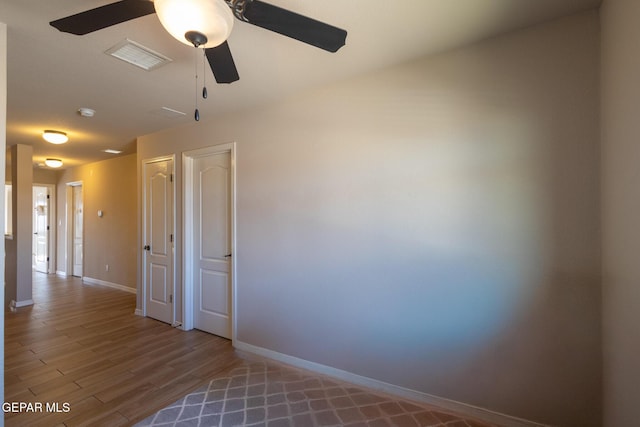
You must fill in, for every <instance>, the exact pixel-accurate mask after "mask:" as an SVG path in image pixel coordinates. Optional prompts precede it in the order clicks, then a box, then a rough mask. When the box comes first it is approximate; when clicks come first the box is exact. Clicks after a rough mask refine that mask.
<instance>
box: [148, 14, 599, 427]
mask: <svg viewBox="0 0 640 427" xmlns="http://www.w3.org/2000/svg"><path fill="white" fill-rule="evenodd" d="M212 99H215V96H214V97H213V98H212ZM598 134H599V129H598V15H597V13H596V12H590V13H587V14H583V15H579V16H575V17H571V18H567V19H563V20H560V21H557V22H554V23H551V24H547V25H543V26H539V27H535V28H531V29H529V30H526V31H523V32H518V33H514V34H511V35H507V36H504V37H500V38H496V39H493V40H489V41H486V42H484V43H481V44H478V45H474V46H471V47H468V48H465V49H461V50H457V51H454V52H450V53H446V54H442V55H438V56H434V57H430V58H424V59H421V60H418V61H415V62H412V63H408V64H404V65H399V66H396V67H393V68H389V69H386V70H381V71H379V72H376V73H374V74H370V75H367V76H363V77H361V78H358V79H354V80H349V81H345V82H343V83H341V84H334V85H331V86H327V87H322V88H318V89H317V90H316V91H313V92H307V93H305V94H301V95H299V96H297V97H295V98H291V99H288V100H286V101H283V102H280V103H277V104H274V105H269V106H265V107H264V108H258V109H255V110H252V111H248V112H244V113H243V114H241V115H237V116H235V115H229V116H228V117H223V118H221V119H219V120H214V121H212V122H208V123H207V122H201V123H198V124H194V125H190V126H186V127H183V128H181V129H174V130H170V131H167V132H163V133H158V134H154V135H148V136H145V137H142V138H140V139H139V145H138V159H139V161H142V160H143V159H147V158H152V157H156V156H160V155H168V154H176V159H178V162H177V163H178V164H177V175H176V176H177V177H178V182H177V188H178V195H177V203H178V206H182V204H181V203H182V194H181V192H180V188H181V185H182V184H181V181H180V177H181V170H180V164H179V163H180V162H179V159H180V152H181V151H183V150H189V149H193V148H198V147H203V146H208V145H214V144H219V143H225V142H230V141H236V142H237V208H238V210H237V230H238V247H237V249H236V253H235V261H236V262H237V269H238V275H237V283H238V300H237V304H238V312H237V313H236V316H237V319H238V330H237V337H238V340H239V341H242V342H245V343H248V344H251V345H254V346H258V347H263V348H266V349H270V350H274V351H277V352H280V353H284V354H287V355H291V356H295V357H298V358H302V359H305V360H309V361H312V362H317V363H320V364H323V365H328V366H331V367H335V368H338V369H342V370H345V371H348V372H352V373H355V374H358V375H362V376H365V377H370V378H373V379H376V380H380V381H384V382H388V383H391V384H395V385H399V386H402V387H406V388H409V389H413V390H417V391H421V392H425V393H430V394H433V395H436V396H440V397H445V398H448V399H453V400H456V401H461V402H465V403H468V404H472V405H477V406H480V407H484V408H489V409H491V410H495V411H499V412H502V413H506V414H510V415H515V416H519V417H523V418H527V419H532V420H536V421H540V422H548V423H553V424H558V425H564V426H596V425H599V424H600V419H601V374H600V373H601V357H600V348H601V337H600V304H601V297H600V286H599V280H600V269H599V265H600V249H599V248H600V239H599V220H600V216H599V192H598V188H599V145H598ZM177 214H178V218H177V220H178V224H180V223H181V220H182V219H181V209H178V210H177ZM176 232H177V235H178V239H177V242H178V243H177V246H176V256H177V259H180V258H181V253H182V248H181V243H180V242H181V241H182V239H181V236H180V230H177V231H176ZM178 277H181V272H180V271H178Z"/></svg>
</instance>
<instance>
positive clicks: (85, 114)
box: [78, 107, 96, 117]
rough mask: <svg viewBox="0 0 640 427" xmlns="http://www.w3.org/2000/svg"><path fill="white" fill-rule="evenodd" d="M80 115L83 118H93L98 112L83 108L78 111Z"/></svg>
mask: <svg viewBox="0 0 640 427" xmlns="http://www.w3.org/2000/svg"><path fill="white" fill-rule="evenodd" d="M78 113H80V115H81V116H82V117H93V116H94V115H95V114H96V110H92V109H91V108H86V107H82V108H80V109H78Z"/></svg>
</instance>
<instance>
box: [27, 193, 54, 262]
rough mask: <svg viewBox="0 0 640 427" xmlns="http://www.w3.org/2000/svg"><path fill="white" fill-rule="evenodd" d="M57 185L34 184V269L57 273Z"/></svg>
mask: <svg viewBox="0 0 640 427" xmlns="http://www.w3.org/2000/svg"><path fill="white" fill-rule="evenodd" d="M55 205H56V204H55V185H52V184H34V185H33V246H32V247H33V259H32V265H33V269H34V271H37V272H39V273H45V274H52V273H55V265H56V262H55V255H54V254H55V242H56V236H55V222H56V220H55V213H54V211H53V209H51V207H52V206H55Z"/></svg>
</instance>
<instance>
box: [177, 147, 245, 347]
mask: <svg viewBox="0 0 640 427" xmlns="http://www.w3.org/2000/svg"><path fill="white" fill-rule="evenodd" d="M221 153H229V157H230V159H229V160H230V167H231V171H230V173H231V177H230V178H231V182H230V184H231V189H230V192H231V254H232V257H231V341H232V342H233V341H235V340H236V331H237V316H236V313H237V309H236V307H237V301H238V298H237V280H236V278H237V276H238V275H237V265H238V259H237V256H236V254H237V244H236V223H237V221H236V143H235V142H229V143H226V144H220V145H213V146H210V147H204V148H199V149H196V150H190V151H185V152H183V153H182V176H183V178H182V180H183V181H182V198H183V204H182V226H183V233H182V235H183V246H182V250H183V257H182V263H183V264H182V277H183V282H182V286H183V292H182V303H183V305H182V313H183V314H182V318H183V322H182V328H183V329H184V330H186V331H189V330H191V329H193V325H194V319H193V317H194V310H193V268H192V266H191V264H190V262H191V260H193V251H192V249H193V239H192V236H193V221H192V218H193V216H192V215H189V212H191V206H193V195H192V191H190V189H192V188H193V164H194V160H195V159H197V158H200V157H205V156H211V155H215V154H221Z"/></svg>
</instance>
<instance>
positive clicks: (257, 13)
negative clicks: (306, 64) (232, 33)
mask: <svg viewBox="0 0 640 427" xmlns="http://www.w3.org/2000/svg"><path fill="white" fill-rule="evenodd" d="M244 18H246V20H247V22H249V23H250V24H253V25H257V26H258V27H262V28H265V29H267V30H270V31H274V32H276V33H279V34H282V35H283V36H287V37H291V38H293V39H296V40H299V41H301V42H304V43H307V44H310V45H312V46H316V47H319V48H320V49H324V50H327V51H329V52H336V51H337V50H338V49H340V48H341V47H342V46H344V44H345V40H346V38H347V32H346V31H345V30H343V29H340V28H337V27H334V26H332V25H329V24H325V23H324V22H320V21H316V20H315V19H311V18H307V17H306V16H302V15H299V14H297V13H294V12H291V11H289V10H286V9H282V8H280V7H278V6H274V5H271V4H269V3H264V2H262V1H260V0H252V1H250V2H247V4H246V6H245V11H244Z"/></svg>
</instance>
